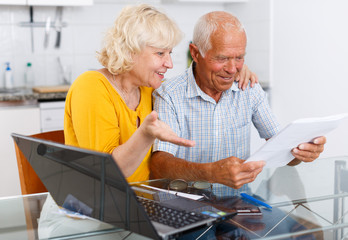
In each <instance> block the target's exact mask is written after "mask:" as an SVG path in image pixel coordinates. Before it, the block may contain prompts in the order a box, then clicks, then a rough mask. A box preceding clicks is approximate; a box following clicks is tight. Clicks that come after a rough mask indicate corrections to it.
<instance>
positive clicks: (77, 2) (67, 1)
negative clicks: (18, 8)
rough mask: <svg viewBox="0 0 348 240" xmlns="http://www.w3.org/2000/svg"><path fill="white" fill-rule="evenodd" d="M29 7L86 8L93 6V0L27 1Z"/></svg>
mask: <svg viewBox="0 0 348 240" xmlns="http://www.w3.org/2000/svg"><path fill="white" fill-rule="evenodd" d="M27 5H30V6H87V5H93V0H27Z"/></svg>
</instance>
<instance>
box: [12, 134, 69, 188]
mask: <svg viewBox="0 0 348 240" xmlns="http://www.w3.org/2000/svg"><path fill="white" fill-rule="evenodd" d="M31 137H35V138H40V139H45V140H50V141H53V142H58V143H63V144H64V131H63V130H56V131H50V132H43V133H38V134H34V135H31ZM15 150H16V157H17V165H18V173H19V180H20V184H21V191H22V194H33V193H42V192H47V189H46V187H45V186H44V185H43V183H42V182H41V180H40V178H39V177H38V176H37V174H36V173H35V171H34V169H33V168H32V167H31V165H30V163H29V161H28V160H27V158H26V157H25V156H24V154H23V153H22V151H21V150H20V149H19V148H18V146H17V144H16V142H15Z"/></svg>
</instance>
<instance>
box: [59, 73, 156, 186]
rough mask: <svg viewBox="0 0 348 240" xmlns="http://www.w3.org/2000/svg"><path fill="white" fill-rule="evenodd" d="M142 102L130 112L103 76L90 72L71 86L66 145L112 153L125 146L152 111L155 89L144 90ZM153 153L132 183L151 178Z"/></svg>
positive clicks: (141, 166) (130, 178)
mask: <svg viewBox="0 0 348 240" xmlns="http://www.w3.org/2000/svg"><path fill="white" fill-rule="evenodd" d="M140 90H141V99H140V103H139V106H138V107H137V109H136V110H135V111H133V110H131V109H129V108H128V107H127V105H126V104H125V102H124V101H123V100H122V98H121V97H120V95H119V94H118V92H117V91H116V90H115V89H114V88H113V86H112V85H111V83H110V82H109V81H108V80H107V79H106V78H105V77H104V75H103V74H101V73H100V72H97V71H88V72H85V73H83V74H81V75H80V76H79V77H78V78H77V79H76V80H75V81H74V82H73V84H72V85H71V87H70V89H69V92H68V94H67V97H66V102H65V114H64V135H65V144H67V145H72V146H77V147H81V148H87V149H92V150H95V151H100V152H106V153H112V151H113V150H114V149H115V148H116V147H118V146H119V145H121V144H123V143H125V142H126V141H127V140H128V139H129V138H130V136H132V134H133V133H134V132H135V130H136V129H137V127H136V121H137V117H139V119H140V124H142V123H143V121H144V118H145V117H146V116H147V115H148V114H149V113H151V111H152V97H151V94H152V91H153V89H152V88H148V87H141V88H140ZM151 150H152V149H149V151H148V152H147V154H146V156H145V158H144V160H143V161H142V163H141V164H140V165H139V167H138V168H137V170H136V171H135V172H134V173H133V174H132V175H131V176H130V177H128V178H127V180H128V181H129V182H135V181H145V180H148V179H149V176H150V168H149V159H150V156H151Z"/></svg>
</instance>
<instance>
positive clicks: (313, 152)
mask: <svg viewBox="0 0 348 240" xmlns="http://www.w3.org/2000/svg"><path fill="white" fill-rule="evenodd" d="M346 117H348V114H340V115H334V116H329V117H323V118H306V119H299V120H296V121H294V122H292V123H290V124H289V125H287V126H286V127H285V128H283V129H282V130H281V131H280V132H279V133H278V134H277V135H275V136H274V137H272V138H271V139H269V140H268V141H267V142H266V143H265V144H264V145H263V146H262V147H261V148H260V149H259V150H258V151H256V152H255V153H254V154H253V155H251V156H250V157H249V158H248V159H247V160H246V162H250V161H259V160H264V161H265V162H266V166H265V167H281V166H284V165H286V164H289V165H296V164H298V163H300V162H312V161H314V160H315V159H316V158H318V157H319V155H320V153H322V152H323V150H324V144H325V143H326V138H325V137H323V136H324V135H326V134H327V133H328V132H330V131H332V130H334V129H335V128H337V127H338V125H339V124H340V123H341V121H342V120H343V119H344V118H346ZM294 157H295V159H294Z"/></svg>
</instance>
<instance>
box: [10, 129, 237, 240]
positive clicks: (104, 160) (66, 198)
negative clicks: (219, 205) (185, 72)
mask: <svg viewBox="0 0 348 240" xmlns="http://www.w3.org/2000/svg"><path fill="white" fill-rule="evenodd" d="M11 136H12V137H13V139H14V141H15V142H16V144H17V146H18V147H19V149H20V150H21V151H22V153H23V154H24V155H25V157H26V158H27V159H28V161H29V163H30V165H31V166H32V168H33V169H34V171H35V172H36V174H37V175H38V176H39V178H40V179H41V181H42V183H43V184H44V185H45V187H46V189H47V190H48V192H49V193H50V195H51V196H52V198H53V199H54V200H55V202H56V203H57V204H58V205H59V206H62V207H64V208H66V209H68V210H70V211H75V212H79V213H81V214H83V215H86V216H89V217H92V218H95V219H99V220H101V221H103V222H106V223H109V224H112V225H114V226H116V227H119V228H121V229H124V230H129V231H131V232H134V233H139V234H140V235H143V236H146V237H149V238H152V239H170V238H175V237H178V236H180V235H181V234H182V233H184V232H186V231H189V230H192V229H194V228H197V227H202V226H210V225H212V224H213V223H215V222H219V221H224V220H226V219H228V218H230V217H232V216H234V215H235V213H226V212H222V211H220V210H219V209H216V208H214V207H213V206H210V205H209V204H205V203H203V202H202V201H194V200H190V199H186V198H181V197H178V196H176V195H173V194H169V193H165V192H155V193H153V191H152V194H147V192H146V191H139V188H137V190H136V191H135V190H133V188H132V186H130V185H129V184H128V182H127V180H126V178H125V177H124V175H123V174H122V172H121V170H120V168H119V167H118V165H117V164H116V162H115V161H114V160H113V158H112V156H111V155H110V154H106V153H101V152H96V151H91V150H86V149H82V148H77V147H73V146H68V145H64V144H59V143H55V142H52V141H47V140H43V139H38V138H33V137H28V136H23V135H20V134H16V133H12V134H11ZM136 193H137V194H138V195H139V196H137V194H136ZM143 202H147V203H145V204H147V205H144V203H143ZM149 202H150V204H151V203H156V205H159V206H160V207H161V206H163V208H165V209H167V210H165V211H164V213H167V212H170V211H173V210H175V211H176V210H178V211H185V212H186V213H188V214H189V215H190V216H194V217H193V218H194V219H195V220H192V221H191V220H190V221H191V222H189V223H188V224H182V225H180V226H173V225H171V224H167V222H161V221H159V220H156V218H154V217H153V216H152V215H149V214H147V212H146V210H148V204H149ZM174 215H178V214H174Z"/></svg>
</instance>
